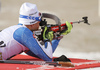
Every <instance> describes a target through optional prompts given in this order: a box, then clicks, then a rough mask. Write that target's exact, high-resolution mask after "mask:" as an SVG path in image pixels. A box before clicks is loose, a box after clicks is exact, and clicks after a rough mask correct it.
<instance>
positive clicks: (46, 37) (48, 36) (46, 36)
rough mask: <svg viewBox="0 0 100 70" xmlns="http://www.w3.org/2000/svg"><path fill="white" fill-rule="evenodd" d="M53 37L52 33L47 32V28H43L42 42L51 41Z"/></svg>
mask: <svg viewBox="0 0 100 70" xmlns="http://www.w3.org/2000/svg"><path fill="white" fill-rule="evenodd" d="M53 37H54V34H53V31H49V30H48V29H47V26H45V28H44V31H43V40H44V41H52V39H53Z"/></svg>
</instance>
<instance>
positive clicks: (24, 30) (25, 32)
mask: <svg viewBox="0 0 100 70" xmlns="http://www.w3.org/2000/svg"><path fill="white" fill-rule="evenodd" d="M25 36H27V37H29V36H33V32H32V31H30V30H29V29H28V28H27V27H20V28H18V29H17V30H15V32H14V34H13V37H14V38H16V37H19V38H22V37H25Z"/></svg>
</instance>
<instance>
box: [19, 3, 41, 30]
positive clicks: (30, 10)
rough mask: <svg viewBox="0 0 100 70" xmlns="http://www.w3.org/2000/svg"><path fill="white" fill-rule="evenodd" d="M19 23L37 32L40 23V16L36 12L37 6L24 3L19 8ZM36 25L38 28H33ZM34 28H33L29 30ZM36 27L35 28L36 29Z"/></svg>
mask: <svg viewBox="0 0 100 70" xmlns="http://www.w3.org/2000/svg"><path fill="white" fill-rule="evenodd" d="M19 13H20V16H19V23H20V24H23V25H25V26H26V27H28V28H29V29H30V30H37V28H38V27H39V23H40V21H41V16H40V15H39V12H38V10H37V6H36V5H35V4H31V3H24V4H22V6H21V8H20V11H19ZM35 25H38V26H35ZM33 26H35V27H34V28H31V27H33ZM36 27H37V28H36Z"/></svg>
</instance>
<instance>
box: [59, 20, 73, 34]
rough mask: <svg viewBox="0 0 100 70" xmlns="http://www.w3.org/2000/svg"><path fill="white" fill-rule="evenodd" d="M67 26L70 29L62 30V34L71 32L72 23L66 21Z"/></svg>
mask: <svg viewBox="0 0 100 70" xmlns="http://www.w3.org/2000/svg"><path fill="white" fill-rule="evenodd" d="M66 26H67V28H68V29H67V30H66V31H64V32H62V33H61V34H62V35H67V34H68V33H70V32H71V29H72V25H71V24H70V23H69V22H68V21H66Z"/></svg>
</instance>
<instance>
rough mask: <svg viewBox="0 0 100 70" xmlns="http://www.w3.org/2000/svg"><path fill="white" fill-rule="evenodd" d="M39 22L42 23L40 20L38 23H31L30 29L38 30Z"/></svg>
mask: <svg viewBox="0 0 100 70" xmlns="http://www.w3.org/2000/svg"><path fill="white" fill-rule="evenodd" d="M39 23H40V21H38V22H37V23H35V24H33V25H31V29H30V30H32V31H36V30H38V29H39Z"/></svg>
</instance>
